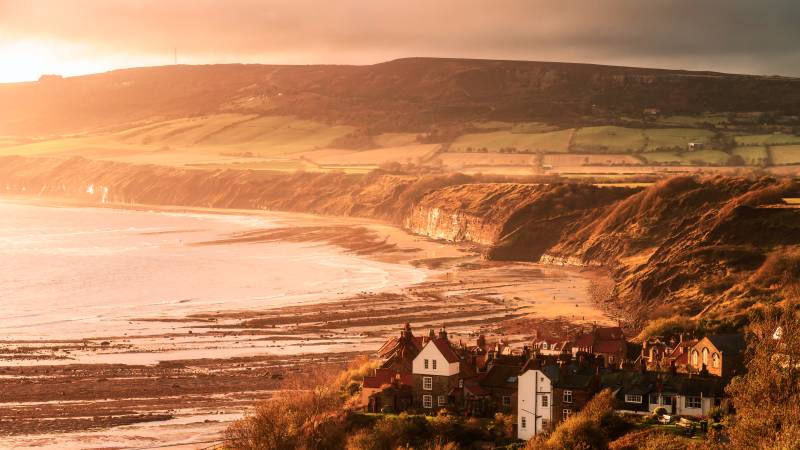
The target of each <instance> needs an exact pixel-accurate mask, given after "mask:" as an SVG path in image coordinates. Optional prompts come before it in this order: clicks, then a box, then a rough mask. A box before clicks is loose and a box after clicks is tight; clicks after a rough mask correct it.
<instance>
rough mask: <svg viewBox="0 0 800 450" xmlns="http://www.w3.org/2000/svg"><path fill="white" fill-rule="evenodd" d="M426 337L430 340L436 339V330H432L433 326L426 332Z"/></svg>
mask: <svg viewBox="0 0 800 450" xmlns="http://www.w3.org/2000/svg"><path fill="white" fill-rule="evenodd" d="M428 339H429V340H431V341H432V340H434V339H436V332H435V331H433V328H431V331H429V332H428Z"/></svg>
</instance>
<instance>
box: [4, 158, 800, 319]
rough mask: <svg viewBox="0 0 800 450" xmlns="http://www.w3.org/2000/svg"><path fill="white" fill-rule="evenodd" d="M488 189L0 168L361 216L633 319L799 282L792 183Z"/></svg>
mask: <svg viewBox="0 0 800 450" xmlns="http://www.w3.org/2000/svg"><path fill="white" fill-rule="evenodd" d="M485 181H486V180H481V179H480V178H476V177H471V176H466V175H460V174H457V175H436V176H421V177H413V176H399V175H392V174H388V173H382V172H373V173H371V174H368V175H346V174H342V173H296V174H286V173H274V172H263V171H244V170H185V169H180V168H174V167H160V166H134V165H129V164H121V163H112V162H102V161H90V160H85V159H81V158H73V159H68V160H62V159H42V158H35V159H34V158H30V159H29V158H21V157H5V158H0V192H6V193H12V194H27V195H41V196H52V197H65V198H73V199H81V200H86V201H94V202H98V203H136V204H152V205H179V206H194V207H213V208H237V209H262V210H280V211H296V212H308V213H316V214H327V215H341V216H360V217H368V218H376V219H381V220H386V221H390V222H393V223H396V224H399V225H403V226H405V227H406V228H407V229H409V230H410V231H412V232H414V233H418V234H421V235H426V236H430V237H433V238H438V239H446V240H450V241H463V242H472V243H475V244H478V245H480V246H482V247H483V248H484V254H485V255H486V257H487V258H491V259H503V260H522V261H540V260H541V261H543V262H550V263H560V264H578V265H591V266H599V267H605V268H608V269H610V270H612V271H613V274H614V277H615V279H616V281H617V285H616V288H615V292H614V296H615V300H616V301H617V303H618V305H619V306H620V307H622V308H623V309H626V310H628V311H629V312H630V313H631V317H634V318H637V317H638V318H648V317H657V316H665V315H671V314H684V315H698V316H699V315H701V314H702V315H703V317H704V318H711V319H713V318H736V316H737V315H739V316H741V315H743V314H744V313H745V312H746V311H747V310H748V309H749V308H750V307H752V306H754V305H757V304H759V303H761V302H763V301H773V300H780V299H781V298H783V297H784V296H785V295H786V287H787V285H793V284H795V283H797V278H798V277H800V209H792V208H788V207H786V206H787V205H785V204H784V203H783V201H782V198H785V197H800V186H799V185H798V183H797V182H796V181H793V180H788V179H787V180H776V179H772V178H766V177H765V178H761V179H747V178H731V177H716V178H709V179H703V180H698V179H694V178H689V177H678V178H673V179H670V180H665V181H663V182H661V183H658V184H656V185H654V186H651V187H649V188H646V189H629V188H607V187H604V188H601V187H597V186H592V185H587V184H550V185H533V184H520V183H497V182H494V183H487V182H485ZM787 274H788V275H787ZM793 274H794V275H793Z"/></svg>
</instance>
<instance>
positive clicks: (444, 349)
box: [431, 338, 461, 363]
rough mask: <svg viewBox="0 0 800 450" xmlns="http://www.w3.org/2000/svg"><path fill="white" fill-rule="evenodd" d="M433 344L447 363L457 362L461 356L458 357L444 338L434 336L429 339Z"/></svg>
mask: <svg viewBox="0 0 800 450" xmlns="http://www.w3.org/2000/svg"><path fill="white" fill-rule="evenodd" d="M431 342H433V344H434V345H435V346H436V348H437V349H439V353H441V354H442V356H444V359H445V360H447V362H449V363H454V362H458V361H459V360H460V359H461V358H459V357H458V355H457V354H456V352H455V350H453V347H452V346H451V345H450V341H448V340H447V339H444V338H436V339H433V340H431Z"/></svg>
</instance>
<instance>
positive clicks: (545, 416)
mask: <svg viewBox="0 0 800 450" xmlns="http://www.w3.org/2000/svg"><path fill="white" fill-rule="evenodd" d="M534 367H535V361H534V360H530V361H528V363H527V364H526V365H525V367H523V368H522V375H520V376H519V378H518V384H517V438H518V439H522V440H526V441H527V440H529V439H531V438H532V437H533V436H535V435H537V434H539V433H542V432H544V431H549V430H550V424H551V423H552V420H553V380H554V379H555V376H556V374H554V373H553V371H552V370H550V369H554V370H555V371H557V370H558V369H557V368H555V367H553V366H545V367H544V368H534Z"/></svg>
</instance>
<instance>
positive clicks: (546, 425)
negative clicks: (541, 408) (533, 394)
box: [542, 419, 550, 430]
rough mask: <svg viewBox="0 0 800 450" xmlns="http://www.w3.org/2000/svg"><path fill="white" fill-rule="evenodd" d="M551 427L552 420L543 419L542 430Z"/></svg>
mask: <svg viewBox="0 0 800 450" xmlns="http://www.w3.org/2000/svg"><path fill="white" fill-rule="evenodd" d="M549 427H550V421H549V420H547V419H542V430H547V429H548V428H549Z"/></svg>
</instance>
